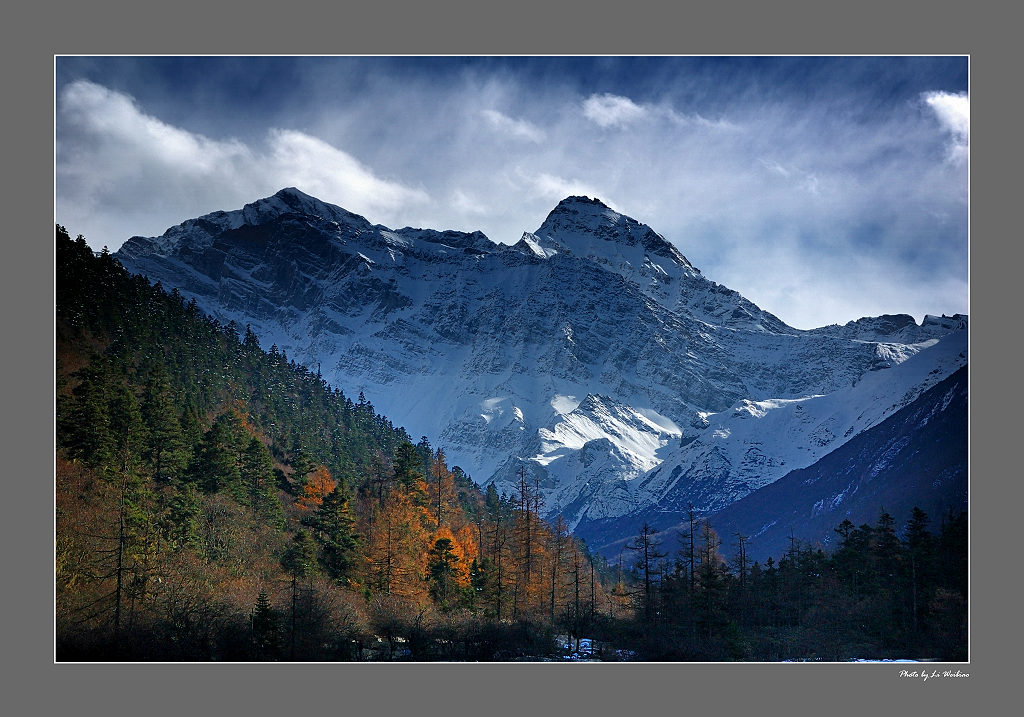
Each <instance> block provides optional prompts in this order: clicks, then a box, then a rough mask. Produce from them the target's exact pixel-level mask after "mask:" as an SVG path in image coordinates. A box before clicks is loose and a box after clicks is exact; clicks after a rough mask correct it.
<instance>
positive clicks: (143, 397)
mask: <svg viewBox="0 0 1024 717" xmlns="http://www.w3.org/2000/svg"><path fill="white" fill-rule="evenodd" d="M56 240H57V266H56V271H57V312H56V345H57V356H56V366H57V379H56V380H57V386H56V390H57V457H56V549H55V569H56V654H57V658H58V659H130V660H142V659H146V660H148V659H160V660H210V659H218V660H225V659H226V660H252V659H301V660H333V659H341V660H349V659H392V658H396V657H411V658H415V659H503V658H506V657H514V656H515V655H517V654H525V653H526V652H529V653H530V654H533V655H545V654H548V653H549V652H551V650H552V649H553V646H554V642H553V639H552V637H553V635H554V633H555V631H556V630H559V631H561V632H563V633H575V634H579V633H580V631H581V630H583V629H584V628H585V627H586V626H587V625H589V624H590V623H592V622H593V620H594V619H595V616H596V615H597V614H598V613H599V612H600V613H607V612H609V600H610V598H609V596H608V595H607V593H606V590H605V588H604V587H603V582H604V579H603V577H602V571H603V570H604V568H603V566H602V565H601V564H599V563H598V564H595V560H594V558H593V557H592V556H590V555H589V554H588V553H587V552H586V550H585V548H584V547H583V546H581V545H579V544H578V543H576V542H575V541H574V540H573V539H571V538H570V537H569V536H568V535H567V531H566V530H565V528H564V526H561V525H559V526H555V527H551V526H548V525H547V524H545V523H543V522H542V521H540V520H539V518H538V517H537V516H538V511H539V510H540V507H541V506H540V505H539V503H538V501H537V497H536V496H537V494H536V491H535V490H534V487H533V486H531V485H529V484H528V483H527V481H526V480H525V478H524V480H523V482H522V484H521V485H520V487H519V490H518V491H517V492H516V493H515V494H514V495H512V496H499V495H498V494H497V493H496V492H495V491H494V490H493V488H492V489H491V490H490V491H489V492H488V493H487V494H486V495H483V494H482V493H481V492H480V490H479V489H478V488H477V487H476V485H475V484H474V483H473V481H472V480H471V479H470V478H469V476H467V475H466V474H465V473H464V472H463V471H461V470H460V469H459V468H458V467H449V466H448V464H447V462H446V460H445V455H444V451H443V450H442V449H440V448H437V449H434V448H432V447H431V445H430V443H429V441H428V440H427V439H426V438H425V437H424V438H422V439H421V440H420V441H419V442H418V443H416V444H415V445H414V444H413V443H412V441H411V439H410V437H409V436H408V435H407V434H406V433H405V431H404V430H403V429H401V428H397V429H396V428H395V427H394V426H392V425H391V423H390V422H389V421H388V420H387V419H386V418H384V417H383V416H380V415H378V414H377V413H376V412H375V410H374V408H373V406H372V405H370V404H369V403H367V402H366V401H364V400H363V399H362V397H359V398H358V399H357V400H353V399H351V398H350V397H347V396H345V395H343V394H342V393H341V392H340V391H338V390H335V389H332V388H331V387H330V386H328V385H327V384H326V383H325V382H324V381H323V380H322V378H321V377H320V376H319V374H318V373H313V372H311V371H310V370H308V369H307V368H305V367H303V366H300V365H297V364H296V363H295V362H294V361H289V359H288V357H287V356H286V355H284V353H282V352H278V351H277V350H276V348H272V349H271V350H270V351H269V352H264V351H262V350H261V349H260V347H259V344H258V341H257V338H256V336H255V335H253V334H252V332H250V331H249V330H248V329H246V330H244V331H240V330H239V328H238V327H236V326H233V325H226V326H222V325H220V324H219V323H218V322H217V321H215V320H211V319H209V318H207V317H205V316H203V315H202V314H201V313H200V312H199V311H198V310H197V308H196V307H195V305H194V303H186V302H185V301H183V300H182V299H181V298H180V297H179V296H177V295H176V294H167V293H166V292H164V291H163V290H162V288H161V287H160V286H159V285H157V286H151V285H150V284H149V283H148V282H147V281H146V280H145V279H144V278H141V277H138V276H130V275H128V274H127V272H125V271H124V269H123V268H122V267H121V266H120V264H119V263H118V262H117V261H116V260H114V259H113V258H112V257H110V256H109V255H107V254H106V253H103V254H102V255H100V256H94V254H93V252H92V251H91V250H90V249H89V248H88V246H87V245H86V243H85V241H84V239H83V238H81V237H79V238H78V239H76V240H72V239H71V238H70V237H69V235H68V234H67V232H66V230H64V229H63V228H62V227H59V226H58V227H57V232H56Z"/></svg>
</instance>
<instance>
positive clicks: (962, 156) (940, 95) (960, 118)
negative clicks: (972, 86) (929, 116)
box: [924, 92, 971, 162]
mask: <svg viewBox="0 0 1024 717" xmlns="http://www.w3.org/2000/svg"><path fill="white" fill-rule="evenodd" d="M924 101H925V102H926V103H927V104H928V106H929V107H931V108H932V110H933V111H934V112H935V115H936V116H937V117H938V118H939V122H940V123H941V124H942V126H943V128H944V129H945V130H946V131H947V132H949V133H950V135H951V144H950V148H949V156H950V160H951V161H954V162H963V161H965V160H966V159H967V158H968V156H969V155H970V145H971V100H970V98H969V97H968V95H967V93H959V94H952V93H950V92H928V93H925V95H924Z"/></svg>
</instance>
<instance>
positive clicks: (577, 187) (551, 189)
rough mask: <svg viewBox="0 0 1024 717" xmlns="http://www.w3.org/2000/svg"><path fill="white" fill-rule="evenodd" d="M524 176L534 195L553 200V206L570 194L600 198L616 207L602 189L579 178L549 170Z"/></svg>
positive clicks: (610, 205)
mask: <svg viewBox="0 0 1024 717" xmlns="http://www.w3.org/2000/svg"><path fill="white" fill-rule="evenodd" d="M522 176H523V178H524V179H525V180H526V182H527V184H528V186H529V188H530V191H531V192H532V193H533V195H534V196H535V197H537V198H538V199H544V200H547V201H549V202H552V206H553V205H554V204H555V203H558V202H560V201H561V200H563V199H565V198H566V197H569V196H585V197H590V198H591V199H600V200H601V201H602V202H604V203H605V204H607V205H608V206H609V207H611V208H612V209H615V207H614V206H612V203H611V201H610V200H609V199H608V198H607V196H605V195H604V194H603V193H602V192H601V191H600V190H597V189H595V188H594V187H593V186H592V185H590V184H587V183H586V182H582V181H580V180H578V179H564V178H562V177H559V176H556V175H554V174H548V173H547V172H541V173H539V174H534V175H529V176H527V175H522ZM616 211H618V210H616Z"/></svg>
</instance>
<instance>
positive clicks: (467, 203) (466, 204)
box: [448, 189, 488, 216]
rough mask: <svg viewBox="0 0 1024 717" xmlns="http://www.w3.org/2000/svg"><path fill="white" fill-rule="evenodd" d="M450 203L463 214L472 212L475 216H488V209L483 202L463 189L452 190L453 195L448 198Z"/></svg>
mask: <svg viewBox="0 0 1024 717" xmlns="http://www.w3.org/2000/svg"><path fill="white" fill-rule="evenodd" d="M448 203H449V204H450V205H451V207H452V209H454V210H455V211H457V212H459V213H461V214H472V215H475V216H486V215H487V213H488V209H487V207H486V206H484V205H483V204H481V203H480V202H479V201H478V200H477V199H474V198H473V197H472V196H470V195H469V194H467V193H466V192H464V191H462V190H461V189H454V190H452V193H451V196H450V197H449V199H448Z"/></svg>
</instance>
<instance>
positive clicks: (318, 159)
mask: <svg viewBox="0 0 1024 717" xmlns="http://www.w3.org/2000/svg"><path fill="white" fill-rule="evenodd" d="M268 146H269V154H268V155H267V156H266V157H264V158H261V161H260V162H259V163H258V165H259V166H258V168H259V170H261V171H263V172H265V173H266V174H268V175H270V176H274V177H281V179H280V180H279V181H278V182H277V183H278V184H281V186H292V185H294V186H297V187H305V188H306V189H305V190H304V191H306V192H308V193H309V194H312V195H313V196H316V197H319V198H322V199H324V200H325V201H329V202H333V203H336V204H340V205H341V206H343V207H345V208H347V209H349V210H350V211H355V212H357V213H360V214H366V215H368V216H381V215H387V214H392V213H393V212H394V211H395V210H396V209H398V208H399V207H402V206H403V205H405V204H409V203H425V202H427V201H428V199H429V197H428V196H427V193H426V192H424V191H423V190H420V189H411V188H408V187H405V186H402V185H401V184H397V183H395V182H389V181H386V180H383V179H380V178H379V177H376V176H374V174H373V172H371V171H370V170H369V169H367V168H366V167H364V166H363V165H362V164H360V163H359V162H358V161H356V160H355V159H354V158H353V157H352V156H351V155H349V154H346V153H345V152H343V151H341V150H340V149H337V148H336V147H332V146H331V145H329V144H327V143H326V142H323V141H321V140H319V139H317V138H316V137H311V136H309V135H307V134H303V133H302V132H296V131H294V130H284V129H273V130H271V131H270V135H269V141H268ZM282 182H283V184H282Z"/></svg>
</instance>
